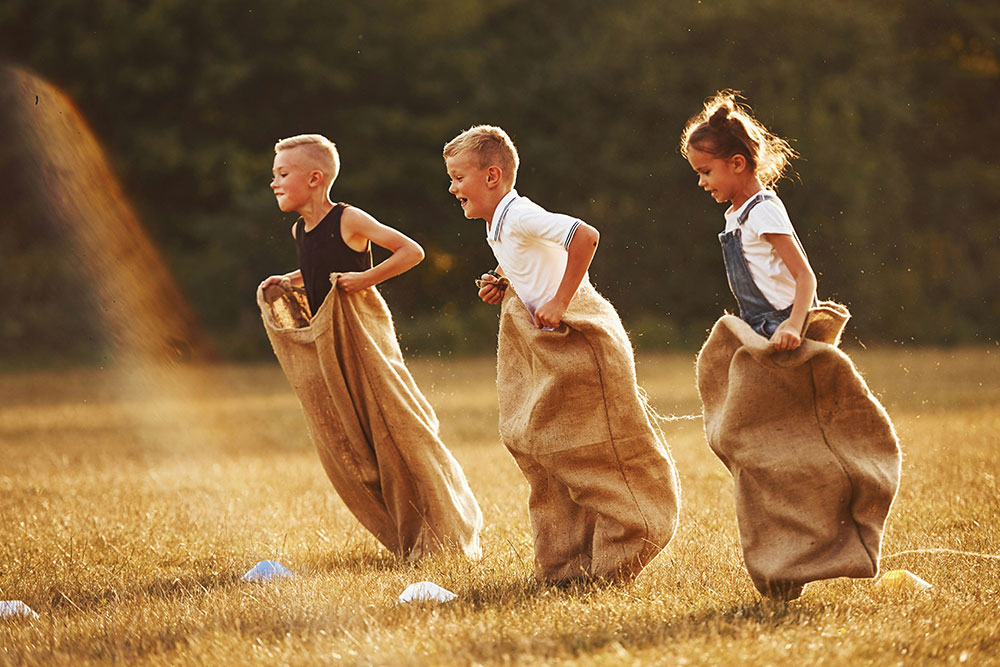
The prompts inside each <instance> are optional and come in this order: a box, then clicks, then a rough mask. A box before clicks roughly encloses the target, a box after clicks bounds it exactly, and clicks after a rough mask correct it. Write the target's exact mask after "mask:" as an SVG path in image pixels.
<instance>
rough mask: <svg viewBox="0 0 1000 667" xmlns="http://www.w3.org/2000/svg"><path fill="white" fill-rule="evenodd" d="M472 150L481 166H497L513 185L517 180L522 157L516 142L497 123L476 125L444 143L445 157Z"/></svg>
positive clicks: (482, 167) (481, 167)
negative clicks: (518, 155) (519, 156)
mask: <svg viewBox="0 0 1000 667" xmlns="http://www.w3.org/2000/svg"><path fill="white" fill-rule="evenodd" d="M465 152H472V153H474V154H475V155H476V156H477V157H478V158H479V168H480V169H486V168H487V167H492V166H497V167H500V169H501V171H503V174H504V178H505V179H509V180H510V183H511V185H513V184H514V182H515V181H516V180H517V167H518V165H519V164H520V159H519V158H518V157H517V148H515V147H514V142H513V141H511V139H510V137H509V136H508V135H507V133H506V132H504V131H503V130H502V129H501V128H499V127H497V126H495V125H474V126H473V127H470V128H469V129H468V130H466V131H465V132H462V133H461V134H460V135H458V136H457V137H455V138H454V139H452V140H451V141H449V142H448V143H446V144H445V145H444V157H445V159H447V158H450V157H455V156H457V155H461V154H462V153H465Z"/></svg>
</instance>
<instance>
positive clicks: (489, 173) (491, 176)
mask: <svg viewBox="0 0 1000 667" xmlns="http://www.w3.org/2000/svg"><path fill="white" fill-rule="evenodd" d="M502 177H503V169H501V168H500V167H497V166H496V165H493V166H492V167H489V168H488V169H487V170H486V186H487V187H490V188H495V187H497V186H498V185H500V179H501V178H502Z"/></svg>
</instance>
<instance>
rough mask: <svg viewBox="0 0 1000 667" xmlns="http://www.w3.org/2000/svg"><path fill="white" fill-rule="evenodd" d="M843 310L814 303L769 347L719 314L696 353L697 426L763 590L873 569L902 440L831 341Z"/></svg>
mask: <svg viewBox="0 0 1000 667" xmlns="http://www.w3.org/2000/svg"><path fill="white" fill-rule="evenodd" d="M849 317H850V313H849V312H848V311H847V309H846V308H845V307H844V306H841V305H840V304H836V303H833V302H823V303H821V304H820V305H819V307H818V308H814V309H813V310H812V311H810V314H809V318H808V320H807V325H806V331H805V339H804V340H803V342H802V345H801V346H800V347H799V348H798V349H796V350H792V351H778V350H775V349H774V348H773V347H772V346H771V345H770V344H769V342H768V340H767V339H766V338H764V337H763V336H760V335H758V334H756V333H755V332H754V331H753V330H752V329H751V328H750V326H749V325H747V324H746V323H745V322H743V321H742V320H741V319H739V318H738V317H735V316H732V315H726V316H723V317H722V318H721V319H719V321H718V322H716V323H715V326H714V327H713V329H712V332H711V333H710V334H709V337H708V340H707V341H706V342H705V345H704V347H702V349H701V352H700V353H699V354H698V361H697V369H698V391H699V392H700V394H701V400H702V404H703V407H704V417H705V434H706V437H707V439H708V444H709V446H710V447H711V448H712V451H714V452H715V454H716V455H717V456H718V457H719V458H720V459H721V460H722V462H723V463H724V464H725V465H726V467H727V468H729V471H730V472H731V473H732V474H733V480H734V484H735V489H734V490H735V495H736V516H737V520H738V523H739V531H740V541H741V543H742V547H743V559H744V561H745V563H746V567H747V570H748V571H749V573H750V577H751V578H752V579H753V583H754V586H755V587H756V588H757V590H758V591H760V592H761V593H762V594H764V595H768V596H773V597H796V596H797V595H798V594H799V593H801V587H802V586H803V585H805V584H806V583H807V582H810V581H815V580H819V579H829V578H833V577H873V576H875V575H876V574H877V573H878V568H879V554H880V551H881V544H882V531H883V528H884V526H885V521H886V518H887V517H888V514H889V508H890V506H891V505H892V501H893V498H894V497H895V494H896V490H897V489H898V487H899V475H900V451H899V444H898V441H897V439H896V433H895V430H894V429H893V426H892V422H891V421H890V420H889V416H888V414H887V413H886V411H885V409H884V408H883V407H882V405H881V404H880V403H879V402H878V400H877V399H876V398H875V396H873V395H872V393H871V391H870V390H869V389H868V385H867V384H866V383H865V381H864V379H863V378H862V377H861V376H860V375H859V374H858V372H857V370H856V369H855V367H854V364H853V363H852V362H851V360H850V358H848V356H847V355H846V354H844V353H843V352H842V351H841V350H840V349H838V348H837V345H838V344H839V342H840V335H841V333H842V331H843V328H844V325H845V324H846V323H847V320H848V318H849Z"/></svg>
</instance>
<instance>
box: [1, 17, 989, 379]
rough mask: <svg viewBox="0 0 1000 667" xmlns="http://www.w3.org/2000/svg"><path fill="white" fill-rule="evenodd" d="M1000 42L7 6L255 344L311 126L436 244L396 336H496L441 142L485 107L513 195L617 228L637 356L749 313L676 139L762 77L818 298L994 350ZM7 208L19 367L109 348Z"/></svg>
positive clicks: (689, 340)
mask: <svg viewBox="0 0 1000 667" xmlns="http://www.w3.org/2000/svg"><path fill="white" fill-rule="evenodd" d="M998 35H1000V7H997V6H994V5H993V4H992V3H981V2H978V1H976V0H957V1H955V2H949V3H925V2H919V1H917V0H888V1H887V2H883V3H862V2H856V1H854V0H835V1H833V2H828V3H799V2H794V1H793V0H758V1H755V2H750V1H748V0H714V1H713V2H695V1H693V0H692V1H690V2H676V3H664V2H660V1H659V0H637V1H636V2H632V3H626V4H617V3H606V2H600V1H598V0H575V1H572V2H571V1H569V0H558V1H556V2H543V3H540V2H531V1H528V0H493V1H492V2H484V1H482V0H437V1H434V2H431V1H430V0H416V1H414V0H383V1H382V2H379V3H378V4H377V6H376V4H375V3H341V2H323V1H318V0H298V1H296V0H289V1H288V2H285V3H221V2H204V1H203V0H152V1H151V2H147V3H126V2H124V1H122V0H93V1H92V2H88V3H78V2H73V1H72V0H48V1H47V2H44V3H38V2H34V0H8V1H7V2H6V3H4V5H3V7H2V8H0V57H2V58H3V59H4V60H5V61H6V62H7V63H13V64H16V65H20V66H24V67H26V68H29V69H30V70H31V71H33V72H35V73H36V74H38V75H39V76H42V77H44V78H45V79H47V80H48V81H51V82H52V83H54V84H55V85H57V86H58V87H60V88H61V89H62V90H63V91H65V92H66V93H67V94H68V95H69V96H70V97H71V98H72V99H73V100H74V101H75V103H76V104H77V106H78V108H79V109H80V111H81V112H82V114H83V115H84V116H85V117H86V118H87V119H88V121H89V123H90V124H91V126H92V128H93V130H94V132H95V133H96V135H97V136H98V138H99V139H100V141H101V142H102V144H103V145H104V147H105V148H106V150H107V151H108V153H109V155H110V156H111V158H112V161H113V165H114V167H115V171H116V173H117V174H118V175H119V177H120V179H121V180H122V182H123V185H124V188H125V190H126V192H128V193H129V195H130V197H131V199H132V201H133V203H134V205H135V206H136V208H137V210H138V211H139V215H140V217H141V219H142V220H143V221H144V223H145V225H146V227H147V228H148V230H149V232H150V234H151V235H152V237H153V238H154V239H155V241H156V243H157V245H158V246H159V248H160V249H161V251H162V252H163V254H164V256H165V258H166V260H167V263H168V264H169V266H170V267H171V268H172V269H173V271H174V273H175V275H176V276H177V279H178V280H179V282H180V284H181V286H182V288H183V291H184V292H185V294H186V295H187V296H188V298H189V299H190V301H191V303H192V305H193V307H194V309H195V311H196V312H197V314H198V316H199V319H200V320H201V322H202V324H203V326H204V327H205V328H206V329H207V330H208V331H209V332H210V333H211V335H212V336H213V338H214V339H215V340H216V342H217V344H218V347H219V348H220V349H221V350H222V351H223V352H224V353H225V354H226V355H228V356H231V357H234V358H260V357H262V355H264V356H266V355H268V354H269V352H268V347H267V341H266V339H265V337H264V335H263V332H262V329H261V327H260V322H259V317H258V315H257V313H256V305H255V302H254V298H253V294H254V289H255V287H256V285H257V283H258V282H259V281H260V280H261V279H262V278H263V277H265V276H267V275H269V274H271V273H274V272H278V271H285V270H289V269H291V268H294V267H295V256H294V249H293V247H292V243H291V239H290V237H289V233H288V230H289V227H290V223H291V219H289V218H288V216H286V215H284V214H281V213H280V212H279V211H278V210H277V207H276V206H275V204H274V201H273V198H272V196H271V193H270V190H269V188H268V183H269V180H270V167H271V159H272V155H273V153H272V146H273V144H274V142H275V141H276V140H277V139H279V138H282V137H285V136H290V135H293V134H297V133H301V132H319V133H323V134H325V135H327V136H328V137H330V138H331V139H332V140H333V141H335V142H336V143H337V145H338V147H339V149H340V152H341V157H342V163H343V168H342V173H341V176H340V178H339V180H338V181H337V183H336V184H335V186H334V189H333V195H334V198H335V199H338V200H341V201H346V202H349V203H352V204H355V205H357V206H360V207H361V208H363V209H365V210H366V211H368V212H369V213H371V214H372V215H374V216H375V217H376V218H378V219H379V220H381V221H383V222H385V223H386V224H389V225H392V226H394V227H397V228H399V229H400V230H402V231H403V232H405V233H406V234H408V235H410V236H412V237H413V238H414V239H416V240H417V241H418V242H419V243H421V245H423V246H424V248H425V250H426V251H427V258H426V260H425V261H424V262H423V264H421V265H420V266H419V267H417V268H416V269H415V270H413V271H411V272H409V273H408V274H405V275H404V276H402V277H400V278H397V279H394V280H392V281H389V282H387V283H385V284H384V286H383V287H382V291H383V293H384V294H385V296H386V298H387V300H388V301H389V303H390V306H391V307H392V309H393V312H394V314H395V316H396V320H397V327H398V329H399V331H400V335H401V337H402V341H403V344H404V346H405V347H407V348H408V349H410V350H411V351H414V352H441V353H449V352H466V351H469V352H475V351H487V350H491V349H493V348H494V346H495V330H496V311H495V310H494V309H492V308H490V307H487V306H485V305H483V304H481V303H479V302H478V301H477V300H476V298H475V289H474V287H473V286H472V284H473V280H474V278H476V277H477V276H478V275H479V274H480V273H482V272H483V271H484V270H485V269H487V268H491V267H492V266H493V265H494V260H493V258H492V255H491V253H490V251H489V248H488V246H487V245H486V243H485V241H484V239H483V236H484V234H483V228H482V223H472V222H470V221H467V220H465V219H464V218H463V217H462V214H461V212H460V210H459V209H458V207H457V204H456V203H455V201H454V200H453V198H452V197H451V196H450V195H448V193H447V178H446V175H445V172H444V167H443V162H442V159H441V147H442V146H443V144H444V143H445V142H446V141H447V140H448V139H450V138H451V137H453V136H454V135H455V134H457V133H458V132H460V131H461V130H463V129H465V128H467V127H469V126H471V125H473V124H476V123H483V122H486V123H493V124H498V125H501V126H503V127H504V128H505V129H506V130H507V131H508V132H509V133H510V134H511V136H512V137H513V139H514V141H515V142H516V143H517V145H518V148H519V151H520V154H521V170H520V173H519V179H518V184H517V187H518V190H519V192H521V193H522V194H525V195H527V196H528V197H530V198H532V199H533V200H535V201H536V202H538V203H540V204H541V205H543V206H544V207H546V208H548V209H549V210H553V211H559V212H563V213H568V214H571V215H575V216H578V217H580V218H582V219H584V220H586V221H587V222H589V223H591V224H593V225H594V226H595V227H597V228H598V229H599V230H600V231H601V234H602V236H601V245H600V248H599V250H598V253H597V256H596V258H595V261H594V264H593V266H592V269H591V278H592V280H593V282H594V283H595V285H596V286H597V287H598V289H599V290H600V291H602V292H603V293H604V294H605V295H606V296H608V298H609V299H610V300H611V301H612V302H613V303H614V304H615V305H616V306H617V307H618V309H619V311H620V312H621V314H622V317H623V319H624V320H625V324H626V328H628V329H629V330H630V332H631V333H632V335H633V338H634V339H635V341H636V343H637V344H639V345H640V346H650V347H663V346H668V345H673V346H679V347H684V348H690V347H694V346H697V345H698V344H699V343H700V342H701V341H702V340H703V338H704V336H705V332H706V329H707V328H708V327H709V326H710V325H711V323H712V322H713V321H714V319H715V318H716V317H717V316H718V315H719V314H720V313H721V312H722V311H723V310H724V309H730V310H731V309H733V308H735V304H734V302H733V299H732V296H731V295H730V294H729V291H728V287H727V285H726V279H725V272H724V269H723V266H722V259H721V252H720V250H719V247H718V241H717V239H716V234H717V232H718V231H719V230H720V229H721V227H722V224H723V221H722V213H723V208H722V207H720V206H719V205H717V204H715V203H714V202H712V201H711V200H710V199H709V198H708V197H707V196H706V195H705V194H704V193H703V192H701V191H700V190H699V189H698V188H697V187H696V176H695V174H694V173H693V172H692V171H691V169H690V167H689V166H688V165H687V163H686V162H685V161H684V160H683V159H682V158H681V156H680V155H679V153H678V151H677V142H678V137H679V133H680V130H681V128H682V127H683V125H684V122H685V121H686V120H687V118H688V117H689V116H690V115H692V114H693V113H695V112H696V111H697V110H698V109H699V107H700V105H701V103H702V101H703V100H704V99H705V98H706V97H708V96H710V95H711V94H712V93H714V92H715V91H716V90H719V89H722V88H732V89H736V90H740V91H742V93H743V95H744V96H745V98H746V101H747V102H748V103H749V104H750V105H751V106H752V107H753V108H754V110H755V112H756V113H757V115H758V117H759V118H761V120H762V121H763V122H764V123H765V124H766V125H767V126H768V127H769V128H771V129H772V130H773V131H774V132H776V133H778V134H780V135H781V136H784V137H786V138H788V139H789V140H790V141H791V142H792V145H793V147H794V148H795V149H796V150H797V151H798V152H799V153H800V155H801V158H800V159H799V160H797V161H796V162H795V163H794V165H793V166H794V167H795V171H796V176H795V178H793V179H790V180H786V181H784V182H783V183H781V184H780V186H779V192H780V194H781V195H782V197H783V199H784V200H785V203H786V205H787V208H788V210H789V212H790V215H791V217H792V221H793V222H794V224H795V226H796V228H797V230H798V232H799V235H800V237H801V238H802V240H803V243H804V245H805V247H806V250H807V252H808V254H809V256H810V260H811V262H812V264H813V266H814V268H815V269H816V271H817V273H818V277H819V290H820V296H821V298H825V297H830V298H836V299H838V300H840V301H842V302H844V303H847V304H848V305H849V307H850V308H851V310H852V312H853V313H854V320H853V322H852V324H851V329H850V332H851V334H852V337H856V338H857V339H859V340H860V341H861V342H862V343H864V344H892V343H899V342H904V343H911V342H919V343H924V344H936V345H937V344H959V343H962V344H964V343H978V344H995V343H996V340H997V338H998V333H1000V332H998V329H1000V324H998V323H1000V305H998V304H1000V301H998V300H997V299H996V298H995V297H994V294H995V293H996V291H997V287H998V285H997V282H998V278H997V270H996V267H997V266H1000V261H998V260H1000V244H998V243H997V241H998V235H997V231H996V230H997V227H998V225H997V223H998V222H1000V220H998V218H1000V214H998V211H1000V162H998V161H997V159H996V157H995V150H996V146H1000V121H998V120H997V119H996V116H995V110H996V108H997V107H998V103H1000V59H998V47H1000V37H998ZM0 114H2V111H0ZM0 122H2V121H0ZM3 150H4V149H3V148H0V157H2V155H3ZM8 152H9V151H8ZM11 159H14V158H11V157H10V156H9V155H8V162H9V161H10V160H11ZM15 180H16V178H15ZM4 187H5V188H6V190H5V191H6V192H8V193H10V192H16V191H18V189H25V188H30V187H31V184H30V183H20V184H15V185H11V183H10V182H8V184H7V185H6V186H4ZM7 199H8V200H9V199H10V197H9V196H8V197H7ZM4 217H5V221H4V225H3V228H2V230H0V261H2V265H3V266H4V270H3V271H2V272H0V281H2V283H0V284H2V286H3V293H5V294H8V295H13V296H12V297H11V299H12V301H10V302H8V307H7V308H5V313H4V323H3V325H2V326H0V344H4V345H5V346H7V347H8V349H10V346H14V347H15V348H16V349H19V350H22V351H23V356H24V358H27V359H32V358H34V359H42V358H44V359H59V358H63V357H66V356H68V355H69V356H74V357H80V356H83V357H88V356H89V357H91V358H92V357H93V356H94V355H96V354H99V353H100V346H101V343H100V340H101V335H100V332H99V331H97V330H96V328H97V325H96V324H95V323H94V322H93V321H92V320H90V319H88V316H87V314H86V308H85V307H84V305H81V304H86V298H87V297H86V286H85V285H81V284H78V282H79V281H75V280H74V275H76V274H75V273H74V269H73V261H72V260H71V259H66V258H58V257H53V256H52V255H53V253H57V252H58V248H59V240H58V239H56V238H51V236H52V235H53V234H55V232H54V231H53V230H54V229H55V228H54V227H52V226H51V225H47V222H46V221H45V220H39V219H38V218H39V216H38V215H36V214H34V212H33V211H32V210H31V208H30V207H29V206H24V205H20V206H19V205H15V204H13V203H12V204H11V205H10V206H8V207H7V211H6V212H5V215H4ZM377 258H378V256H377ZM54 322H55V323H56V324H57V326H54V327H53V326H52V324H53V323H54ZM68 331H72V332H75V335H74V336H73V338H72V339H73V343H74V344H73V345H72V346H71V345H69V344H68V341H67V332H68ZM40 332H41V333H40Z"/></svg>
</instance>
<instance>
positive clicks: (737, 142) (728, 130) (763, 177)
mask: <svg viewBox="0 0 1000 667" xmlns="http://www.w3.org/2000/svg"><path fill="white" fill-rule="evenodd" d="M738 97H739V92H737V91H735V90H721V91H719V92H718V93H716V94H715V95H714V96H712V97H711V98H710V99H709V100H708V101H706V102H705V106H704V107H703V108H702V110H701V111H700V112H699V113H698V114H696V115H694V116H692V117H691V119H690V120H688V122H687V125H685V126H684V132H682V133H681V155H683V156H684V157H685V158H686V157H687V156H688V151H689V150H690V149H692V148H694V149H697V150H699V151H704V152H706V153H708V154H709V155H713V156H715V157H718V158H723V159H728V158H731V157H732V156H734V155H742V156H743V157H745V158H746V161H747V165H749V167H750V169H751V170H752V171H753V172H754V174H755V175H756V176H757V178H758V179H759V180H760V182H761V184H762V185H763V186H764V187H767V188H773V187H774V185H775V183H777V182H778V181H779V180H780V179H781V178H782V176H785V175H786V172H787V171H788V169H789V166H790V163H791V161H792V159H794V158H796V157H798V155H799V154H798V153H796V152H795V149H793V148H792V147H791V146H790V145H789V144H788V142H787V141H785V140H784V139H782V138H781V137H779V136H777V135H775V134H772V133H771V132H770V131H769V130H768V129H767V128H766V127H764V126H763V125H762V124H761V123H760V121H758V120H757V119H756V118H754V117H753V111H751V109H750V107H748V106H746V105H744V104H740V103H738V102H737V101H736V100H737V98H738Z"/></svg>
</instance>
